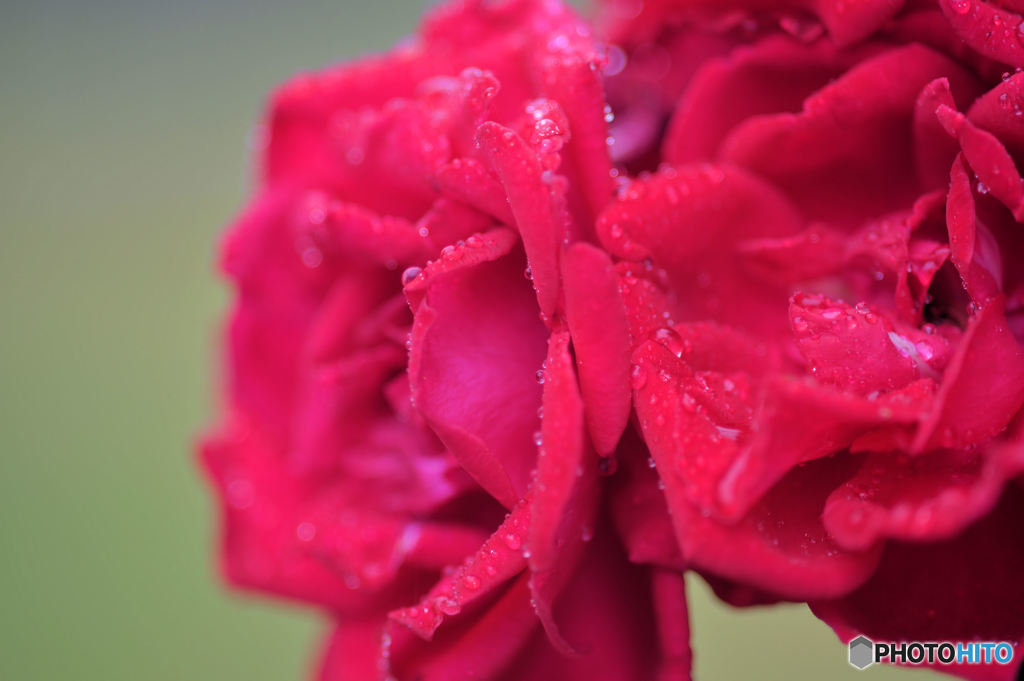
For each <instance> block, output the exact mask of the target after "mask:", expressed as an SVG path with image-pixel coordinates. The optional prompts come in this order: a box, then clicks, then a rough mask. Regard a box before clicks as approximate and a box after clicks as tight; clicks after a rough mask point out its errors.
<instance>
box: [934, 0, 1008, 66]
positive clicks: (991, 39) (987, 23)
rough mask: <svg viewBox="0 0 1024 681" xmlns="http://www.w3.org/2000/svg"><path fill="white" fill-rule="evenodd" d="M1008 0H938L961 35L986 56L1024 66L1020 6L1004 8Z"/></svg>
mask: <svg viewBox="0 0 1024 681" xmlns="http://www.w3.org/2000/svg"><path fill="white" fill-rule="evenodd" d="M1003 4H1009V3H1005V2H988V1H987V0H939V6H940V7H942V11H943V12H944V13H945V15H946V17H947V18H948V19H949V22H950V23H951V24H952V25H953V29H954V30H955V31H956V32H957V34H958V35H959V36H960V38H961V39H963V41H964V42H965V43H967V44H968V45H970V46H971V47H972V48H974V49H975V50H977V51H978V52H980V53H981V54H983V55H984V56H986V57H991V58H992V59H996V60H998V61H1001V62H1003V63H1004V64H1010V65H1012V66H1024V44H1022V36H1021V35H1020V32H1019V30H1018V27H1019V26H1020V23H1021V15H1020V11H1019V10H1020V8H1017V10H1018V11H1014V10H1013V9H1012V8H1004V7H1002V6H1001V5H1003Z"/></svg>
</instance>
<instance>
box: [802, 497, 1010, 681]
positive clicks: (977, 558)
mask: <svg viewBox="0 0 1024 681" xmlns="http://www.w3.org/2000/svg"><path fill="white" fill-rule="evenodd" d="M1022 518H1024V494H1022V492H1021V490H1020V489H1019V488H1017V487H1015V486H1010V487H1008V488H1007V491H1006V493H1005V494H1004V495H1003V498H1002V500H1001V501H1000V502H999V504H998V506H997V507H996V508H995V509H994V510H993V511H992V512H991V513H989V514H988V515H986V516H984V517H983V518H982V519H981V520H979V521H977V522H976V523H974V524H973V525H971V526H970V527H969V528H967V529H966V530H965V531H964V532H963V533H961V534H960V535H959V536H957V537H955V538H953V539H950V540H948V541H945V542H939V543H929V544H916V543H915V544H910V543H898V542H890V544H889V545H888V547H887V548H886V551H885V553H884V555H883V557H882V562H881V564H880V565H879V566H878V569H877V571H876V572H875V574H874V575H873V576H872V577H871V579H869V580H868V581H867V582H866V583H865V584H864V585H863V586H862V587H861V588H859V589H857V590H856V591H854V592H853V593H851V594H849V595H848V596H847V597H845V598H842V599H839V600H834V601H816V602H812V603H811V604H810V605H811V608H812V610H813V611H814V614H816V615H817V616H818V617H820V618H821V619H822V620H824V621H825V622H826V623H828V624H829V625H831V626H832V627H833V628H834V629H835V630H836V633H837V634H839V635H840V637H843V638H844V639H845V637H846V636H847V635H848V634H850V633H852V632H858V633H863V634H866V635H867V636H869V637H871V638H875V639H882V640H890V641H976V640H982V641H986V640H987V641H1007V640H1009V641H1017V640H1020V639H1021V638H1024V617H1022V615H1021V613H1024V582H1022V581H1021V579H1020V575H1021V574H1022V572H1024V544H1021V542H1020V541H1019V538H1020V536H1021V532H1022V531H1024V525H1022V521H1021V519H1022ZM922 566H927V569H922ZM979 575H984V578H983V579H979V578H978V576H979ZM850 638H852V636H850ZM1018 664H1019V663H1018ZM1003 669H1004V670H1005V671H1006V675H1005V676H1003V677H1002V678H1005V679H1010V678H1011V677H1012V669H1008V668H1006V667H1004V668H1003ZM950 671H952V670H950Z"/></svg>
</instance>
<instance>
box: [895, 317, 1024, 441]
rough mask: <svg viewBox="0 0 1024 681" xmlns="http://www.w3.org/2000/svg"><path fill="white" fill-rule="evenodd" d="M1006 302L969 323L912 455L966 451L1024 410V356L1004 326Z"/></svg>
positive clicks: (997, 431)
mask: <svg viewBox="0 0 1024 681" xmlns="http://www.w3.org/2000/svg"><path fill="white" fill-rule="evenodd" d="M1003 307H1004V303H1003V299H1002V297H999V298H996V299H994V300H991V301H989V302H988V303H986V304H985V305H984V306H983V307H982V308H981V309H980V310H979V311H978V313H977V314H976V315H974V316H972V317H971V318H970V320H969V321H968V326H967V331H966V332H964V335H963V337H962V338H961V339H960V345H959V346H958V347H957V350H956V353H955V354H954V356H953V358H952V359H951V360H950V363H949V366H948V367H947V368H946V372H945V375H944V376H943V379H942V385H941V386H940V387H939V394H938V395H937V396H936V405H935V407H933V409H932V412H931V414H930V415H929V418H928V419H927V420H925V421H924V422H923V423H922V424H921V428H920V430H919V431H918V433H917V436H916V438H915V440H914V445H913V450H914V451H921V450H922V449H924V448H926V447H962V446H966V445H971V444H975V443H977V442H983V441H984V440H987V439H988V438H990V437H992V436H993V435H996V434H997V433H999V432H1000V431H1002V430H1003V429H1004V428H1005V427H1006V425H1007V424H1008V423H1009V422H1010V419H1012V418H1013V416H1014V415H1015V414H1016V413H1017V410H1019V409H1020V408H1021V405H1022V404H1024V350H1022V348H1021V345H1020V343H1019V342H1018V341H1017V339H1016V338H1014V336H1013V334H1012V333H1011V332H1010V329H1009V327H1008V326H1007V324H1006V316H1005V314H1004V313H1003Z"/></svg>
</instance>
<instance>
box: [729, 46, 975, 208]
mask: <svg viewBox="0 0 1024 681" xmlns="http://www.w3.org/2000/svg"><path fill="white" fill-rule="evenodd" d="M940 77H947V78H949V79H950V82H951V84H952V85H953V89H954V91H959V90H960V88H961V87H965V86H963V85H962V84H963V83H973V77H972V76H970V75H969V74H967V73H966V72H965V71H964V70H963V68H962V67H960V66H958V65H957V64H956V63H954V62H953V61H951V60H950V59H949V58H948V57H946V56H944V55H941V54H939V53H937V52H934V51H932V50H930V49H928V48H925V47H921V46H919V45H910V46H906V47H899V48H894V49H891V50H889V51H886V52H884V53H882V54H881V55H879V56H877V57H874V58H872V59H868V60H866V61H864V62H862V63H860V64H858V65H857V66H855V67H854V68H852V69H850V70H849V71H847V72H846V73H845V74H844V75H843V76H842V77H841V78H839V80H837V81H835V82H834V83H832V84H831V85H828V86H827V87H825V88H823V89H822V90H819V91H818V92H817V93H816V94H814V95H813V96H811V97H810V98H808V99H807V101H805V102H804V106H803V110H802V111H801V112H800V113H798V114H795V115H794V114H776V115H771V116H759V117H754V118H750V119H748V120H747V121H746V122H745V123H743V124H741V125H740V126H738V127H737V128H735V129H734V130H733V131H732V132H731V133H730V135H729V137H728V138H727V139H726V141H725V142H724V143H723V145H722V148H721V158H722V159H723V160H726V161H730V162H732V163H737V164H739V165H742V166H744V167H747V168H749V169H751V170H753V171H754V172H756V173H758V174H759V175H761V176H763V177H765V178H767V179H769V180H771V181H772V182H773V183H774V184H776V185H777V186H779V187H782V188H783V189H784V190H785V191H786V193H787V194H788V195H789V196H791V197H795V198H796V199H797V202H798V203H799V205H800V207H801V208H802V209H804V211H805V212H806V213H807V215H808V216H809V217H812V218H817V219H823V220H828V221H830V222H833V223H835V224H840V225H851V224H856V223H858V222H860V221H861V220H863V219H865V218H866V217H873V216H878V215H882V214H885V213H889V212H892V211H894V210H898V209H901V208H903V207H905V206H906V205H908V204H910V203H911V202H913V200H914V199H916V198H917V196H918V194H919V193H920V192H921V188H920V187H919V186H918V183H917V181H916V179H915V176H916V173H915V168H914V153H913V148H912V147H913V138H912V136H911V135H909V134H907V131H908V130H909V129H910V127H911V125H912V119H913V112H914V107H915V102H916V100H917V97H918V95H919V93H920V92H921V89H922V88H923V87H924V86H925V85H927V84H928V83H929V82H931V81H933V80H934V79H936V78H940Z"/></svg>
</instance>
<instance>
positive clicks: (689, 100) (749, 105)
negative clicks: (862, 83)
mask: <svg viewBox="0 0 1024 681" xmlns="http://www.w3.org/2000/svg"><path fill="white" fill-rule="evenodd" d="M855 60H856V56H855V55H853V54H849V53H846V52H838V51H837V50H836V48H835V46H834V45H833V44H832V43H830V42H828V41H818V42H816V43H812V44H807V43H802V42H798V41H796V40H793V39H791V38H788V37H783V36H769V37H768V38H766V39H764V40H762V41H761V42H758V43H756V44H754V45H752V46H750V47H746V48H738V49H736V50H735V51H733V52H732V53H731V54H730V55H729V56H728V57H725V58H722V59H717V60H715V59H712V60H709V61H707V62H706V63H705V65H704V66H703V67H702V68H701V69H700V70H699V71H698V72H697V74H696V75H695V76H694V78H693V81H692V82H691V83H690V85H689V87H687V89H686V92H685V93H684V94H683V97H682V99H681V100H680V102H679V103H678V105H677V106H676V109H675V112H674V113H673V114H672V120H671V123H670V124H669V130H668V135H667V137H666V138H665V142H664V146H663V149H662V154H663V156H664V158H665V160H667V161H668V162H669V163H672V164H674V165H680V164H683V163H688V162H693V161H711V160H714V159H715V157H716V155H717V154H716V152H717V150H718V146H719V144H721V142H722V140H723V139H725V137H726V136H727V134H728V133H729V131H730V130H731V129H732V128H734V127H735V126H736V125H737V124H739V123H741V122H742V121H743V120H745V119H746V118H749V117H751V116H757V115H763V114H772V113H779V112H794V113H795V112H797V111H799V110H800V107H801V105H802V104H803V101H804V99H805V98H807V97H808V96H809V95H811V94H812V93H813V92H815V91H816V90H818V89H819V88H821V87H822V86H824V85H826V84H828V82H829V81H830V80H832V79H833V78H835V77H837V76H839V75H840V74H841V73H842V72H843V71H845V70H846V69H847V68H848V67H849V66H850V64H852V63H854V62H855Z"/></svg>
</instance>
